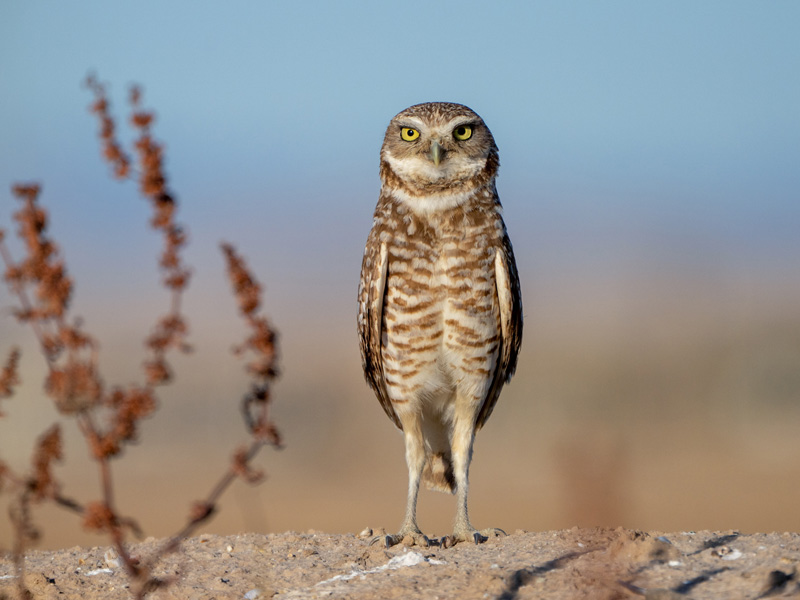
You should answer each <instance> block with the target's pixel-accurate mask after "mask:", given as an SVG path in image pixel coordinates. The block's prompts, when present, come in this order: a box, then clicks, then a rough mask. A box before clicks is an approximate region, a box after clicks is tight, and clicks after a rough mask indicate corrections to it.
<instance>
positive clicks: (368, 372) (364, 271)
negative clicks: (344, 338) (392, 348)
mask: <svg viewBox="0 0 800 600" xmlns="http://www.w3.org/2000/svg"><path fill="white" fill-rule="evenodd" d="M388 264H389V259H388V251H387V249H386V244H381V243H379V240H378V237H377V235H376V234H375V230H374V229H373V231H372V232H371V233H370V236H369V239H368V240H367V247H366V249H365V250H364V260H363V262H362V263H361V282H360V283H359V286H358V337H359V342H360V346H361V366H362V368H363V369H364V377H365V378H366V380H367V383H368V384H369V386H370V387H371V388H372V389H373V390H374V391H375V394H376V395H377V396H378V400H379V401H380V403H381V406H382V407H383V410H384V411H386V414H387V415H388V416H389V418H390V419H391V420H392V421H393V422H394V424H395V425H397V426H398V427H399V428H400V429H402V428H403V426H402V425H401V424H400V419H399V418H398V417H397V415H396V414H395V412H394V408H392V402H391V400H389V393H388V392H387V391H386V381H385V380H384V375H383V361H382V359H381V336H382V328H383V299H384V296H385V294H386V271H387V267H388Z"/></svg>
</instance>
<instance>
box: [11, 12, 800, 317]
mask: <svg viewBox="0 0 800 600" xmlns="http://www.w3.org/2000/svg"><path fill="white" fill-rule="evenodd" d="M0 14H1V15H2V18H0V85H2V93H0V140H1V141H0V186H2V188H0V198H4V199H2V200H0V207H2V210H1V211H0V219H1V221H0V222H2V223H4V224H5V226H6V227H7V226H8V224H9V220H8V215H9V213H10V210H11V208H12V207H13V203H12V200H11V199H10V195H9V194H8V193H7V192H5V191H2V190H3V189H8V186H9V185H10V184H11V183H13V182H15V181H19V180H31V179H33V180H39V181H42V182H43V184H44V190H45V194H44V196H43V202H44V203H45V204H46V205H47V206H48V207H49V208H50V209H51V211H52V214H53V220H54V223H55V224H56V225H55V229H54V234H55V235H56V236H57V238H58V239H59V240H61V242H62V246H63V248H64V250H65V253H66V254H67V257H68V260H69V261H70V264H71V265H72V270H73V272H74V273H76V276H78V277H79V281H81V282H82V283H81V285H83V286H84V288H83V289H84V290H87V291H86V293H87V294H92V293H95V292H97V291H98V290H100V289H103V290H109V289H114V285H115V283H121V282H122V279H121V276H119V277H117V279H115V275H114V273H115V272H117V271H118V269H106V270H104V271H101V272H102V273H103V276H102V277H101V278H100V279H101V283H92V281H93V278H92V273H94V272H95V269H96V268H97V266H98V263H99V264H100V265H101V266H102V265H103V264H117V265H118V266H119V267H120V269H121V270H122V271H124V272H125V273H126V274H127V273H130V272H139V271H141V272H142V273H145V272H147V269H151V267H152V265H151V263H147V262H144V263H143V261H142V260H141V257H140V256H139V254H140V252H144V253H147V254H146V256H148V257H149V256H152V255H154V254H155V252H156V251H157V250H156V248H155V247H154V244H156V243H157V242H155V241H154V237H153V235H152V234H151V233H150V232H148V231H147V230H146V227H145V226H144V222H145V219H146V212H147V209H146V207H145V206H144V204H143V203H142V202H140V201H138V200H137V199H136V196H135V186H132V185H127V186H126V185H124V184H120V183H119V182H115V181H111V180H110V179H109V178H108V177H107V172H108V169H107V167H106V166H105V165H104V164H103V163H102V162H101V161H100V160H99V158H98V148H97V143H96V138H95V132H96V129H97V127H96V124H95V122H94V121H93V119H92V117H91V116H90V115H89V114H88V113H87V110H86V109H87V105H88V104H89V101H90V95H89V93H88V92H87V91H86V90H85V89H82V88H81V82H82V81H83V79H84V77H85V76H86V74H87V73H88V72H90V71H93V72H95V73H97V75H98V77H99V78H100V79H101V80H102V81H104V82H107V83H108V84H109V89H110V94H111V98H112V101H113V102H114V107H113V108H114V112H115V114H116V115H117V116H118V117H119V118H120V120H121V119H124V118H125V116H126V115H127V111H126V105H125V97H126V90H127V87H128V85H129V84H130V83H132V82H137V83H140V84H141V85H142V86H143V87H144V90H145V103H146V105H147V106H149V107H153V108H154V109H155V110H156V112H157V114H158V122H157V125H156V130H155V131H156V134H157V136H158V137H159V138H160V139H161V140H163V141H165V143H166V147H167V171H168V174H169V176H170V179H171V183H172V187H173V189H174V190H175V192H176V194H177V196H178V198H179V200H180V201H181V216H182V219H183V222H184V223H186V224H187V226H188V227H189V229H190V232H191V235H192V246H191V248H190V250H189V252H190V256H189V260H190V262H192V263H193V264H194V265H195V266H196V267H197V265H198V264H199V265H206V264H210V265H212V267H213V269H215V272H214V275H215V276H216V275H217V271H216V270H218V269H219V268H221V260H220V259H219V258H218V256H217V249H216V246H217V243H218V241H219V240H220V239H222V238H226V239H233V240H235V241H237V242H238V243H239V244H240V246H241V249H242V251H243V252H245V254H247V255H248V256H249V257H250V258H251V260H252V261H253V262H254V263H255V264H254V266H255V268H257V269H258V270H260V272H262V273H263V274H264V275H263V277H265V278H267V279H269V280H271V281H274V282H276V284H277V285H283V286H284V287H285V288H290V289H285V290H284V293H285V294H286V295H287V296H291V295H292V294H297V295H300V296H308V295H310V294H311V293H312V292H313V290H312V289H310V288H309V287H308V286H309V285H311V284H309V283H308V281H309V280H313V281H314V282H316V283H317V284H319V285H320V286H334V287H336V289H337V291H339V290H341V291H342V298H343V300H342V303H343V304H342V306H345V305H347V306H349V304H348V303H350V304H351V302H350V300H352V298H350V296H352V294H351V293H350V292H352V291H353V289H352V288H353V287H354V285H355V283H356V279H357V276H358V269H359V262H360V255H361V251H362V248H363V240H364V238H365V237H366V233H367V230H368V229H369V225H370V219H371V213H372V210H373V207H374V203H375V200H376V198H377V190H378V179H377V156H378V150H379V147H380V143H381V139H382V137H383V131H384V129H385V126H386V124H387V123H388V121H389V119H390V118H391V117H392V116H393V115H394V114H395V113H397V112H398V111H400V110H401V109H403V108H404V107H406V106H408V105H410V104H413V103H416V102H421V101H427V100H451V101H458V102H462V103H465V104H467V105H469V106H471V107H472V108H473V109H475V110H476V111H477V112H478V113H480V114H481V115H482V116H483V117H484V119H485V120H486V121H487V123H488V124H489V126H490V128H491V129H492V131H493V133H494V136H495V138H496V139H497V141H498V145H499V147H500V157H501V163H502V168H501V175H500V180H499V190H500V194H501V198H502V200H503V203H504V206H505V210H506V219H507V222H508V226H509V230H510V232H511V235H512V239H513V241H514V243H515V247H516V249H517V255H518V260H519V262H520V263H521V265H520V268H521V270H522V271H523V273H531V274H532V276H533V277H536V276H540V277H542V278H546V273H547V271H548V270H557V269H558V268H560V266H561V265H562V264H563V263H564V262H565V261H566V262H569V263H574V264H575V265H579V266H581V265H582V266H583V267H585V268H588V269H592V270H595V269H597V268H599V269H600V271H601V272H602V270H603V269H608V270H609V271H613V270H614V269H617V268H619V265H620V264H621V263H622V262H625V261H630V260H632V259H635V260H642V261H645V262H647V261H651V260H652V261H657V262H658V261H661V262H667V263H679V264H683V263H685V264H689V265H691V264H694V263H697V262H709V263H710V264H711V265H712V268H716V266H721V267H723V266H724V267H725V268H738V267H740V266H742V265H744V266H746V267H749V268H754V269H755V268H759V265H762V264H764V263H774V262H776V261H778V262H781V263H787V262H788V263H793V264H796V262H797V260H796V258H795V256H797V254H798V253H797V252H796V251H797V250H798V248H800V242H798V237H800V236H798V235H797V231H798V230H800V202H798V189H800V77H798V76H797V74H798V73H800V39H799V38H798V36H797V33H796V29H797V23H799V22H800V5H799V4H797V3H796V2H791V1H774V2H769V3H755V2H732V1H720V2H694V1H691V2H639V1H629V2H619V1H617V2H603V3H600V2H570V3H563V2H524V3H523V2H519V3H514V2H504V3H485V2H435V3H427V2H403V3H388V2H385V3H384V2H366V1H365V2H352V1H351V2H337V3H309V2H288V1H287V2H258V3H256V2H234V3H226V4H225V5H224V6H223V5H222V4H221V3H206V2H137V3H110V2H82V3H74V4H66V3H55V2H18V1H7V2H4V3H3V5H2V8H0ZM125 135H126V134H123V138H124V137H125ZM120 231H124V232H125V233H126V235H125V236H121V235H120ZM98 248H102V251H98ZM81 265H85V266H81ZM84 270H85V273H84V272H83V271H84ZM76 271H77V272H76ZM309 276H310V277H309ZM94 280H97V277H94ZM201 281H202V280H198V284H197V285H199V286H201V287H202V283H201ZM93 286H96V287H93ZM345 294H349V295H348V296H347V299H346V300H345V299H344V298H345ZM287 302H288V303H289V304H291V302H290V301H288V300H287ZM343 310H344V309H343ZM350 316H351V315H349V314H348V318H350Z"/></svg>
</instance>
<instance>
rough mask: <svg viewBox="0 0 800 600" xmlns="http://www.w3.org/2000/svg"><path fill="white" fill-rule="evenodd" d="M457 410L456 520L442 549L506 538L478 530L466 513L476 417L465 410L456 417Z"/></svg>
mask: <svg viewBox="0 0 800 600" xmlns="http://www.w3.org/2000/svg"><path fill="white" fill-rule="evenodd" d="M460 412H461V411H459V410H458V409H457V410H456V415H455V421H454V423H453V439H452V452H453V475H454V476H455V480H456V518H455V524H454V526H453V535H451V536H446V537H445V538H443V540H442V545H443V546H445V547H450V546H453V545H454V544H456V543H458V542H466V541H469V542H474V543H476V544H481V543H483V542H485V541H486V540H487V539H488V538H489V537H495V536H498V535H506V533H505V532H504V531H503V530H502V529H494V528H491V529H485V530H483V531H478V530H477V529H475V528H474V527H473V526H472V524H471V523H470V522H469V513H468V511H467V495H468V493H469V465H470V463H471V462H472V446H473V442H474V441H475V417H474V412H473V411H471V410H470V411H464V413H465V414H459V413H460Z"/></svg>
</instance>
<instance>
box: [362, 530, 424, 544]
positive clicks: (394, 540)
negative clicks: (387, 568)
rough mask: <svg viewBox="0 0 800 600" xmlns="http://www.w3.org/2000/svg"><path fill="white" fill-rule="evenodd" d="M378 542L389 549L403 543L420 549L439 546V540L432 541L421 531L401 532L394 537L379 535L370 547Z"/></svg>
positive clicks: (371, 542) (370, 542)
mask: <svg viewBox="0 0 800 600" xmlns="http://www.w3.org/2000/svg"><path fill="white" fill-rule="evenodd" d="M378 542H380V543H382V544H384V545H385V546H386V547H387V548H391V547H392V546H396V545H397V544H401V543H402V544H403V545H405V546H419V547H420V548H428V547H429V546H438V545H439V540H438V539H435V538H434V539H430V538H429V537H428V536H427V535H425V534H423V533H422V532H420V531H406V532H403V531H401V532H400V533H395V534H393V535H378V536H375V537H374V538H372V539H371V540H370V541H369V545H370V546H372V545H373V544H376V543H378Z"/></svg>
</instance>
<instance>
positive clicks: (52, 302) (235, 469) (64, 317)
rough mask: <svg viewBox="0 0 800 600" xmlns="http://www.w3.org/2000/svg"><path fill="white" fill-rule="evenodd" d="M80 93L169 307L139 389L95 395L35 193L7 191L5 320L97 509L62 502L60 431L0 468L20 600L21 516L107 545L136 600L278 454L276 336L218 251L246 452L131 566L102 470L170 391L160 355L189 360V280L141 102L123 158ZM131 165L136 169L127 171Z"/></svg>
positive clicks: (239, 270)
mask: <svg viewBox="0 0 800 600" xmlns="http://www.w3.org/2000/svg"><path fill="white" fill-rule="evenodd" d="M86 83H87V87H88V88H89V90H91V92H92V93H93V95H94V101H93V103H92V104H91V106H90V110H91V112H92V113H94V114H95V115H96V116H97V119H98V121H99V124H100V132H99V136H100V143H101V154H102V156H103V158H104V159H105V160H106V161H107V162H108V163H109V164H110V166H111V168H112V173H113V175H114V176H115V177H117V178H120V179H133V178H136V179H137V180H138V183H139V191H140V193H141V195H142V196H143V197H144V198H145V199H147V200H148V201H149V203H150V205H151V208H152V217H151V219H150V226H151V227H152V228H153V229H155V230H156V231H157V232H159V233H160V234H161V236H162V240H163V250H162V253H161V257H160V260H159V265H158V268H159V270H160V273H161V283H162V285H163V286H164V288H165V289H166V290H167V292H168V294H169V303H168V310H167V312H166V313H165V314H164V315H162V316H161V317H159V318H158V319H157V321H156V324H155V326H154V327H153V330H152V332H151V333H150V335H149V336H147V338H146V340H145V346H146V347H147V351H148V356H147V357H146V359H145V361H144V363H143V373H142V379H143V381H142V382H141V383H139V384H134V385H129V386H127V387H121V386H107V385H106V384H105V383H104V381H103V379H102V377H101V375H100V372H99V367H98V349H99V345H98V343H97V341H96V340H95V338H94V337H93V336H91V335H90V334H89V333H87V332H86V331H84V330H83V329H82V328H81V321H80V320H79V319H76V318H74V317H73V315H71V314H70V300H71V298H72V292H73V287H74V286H73V281H72V279H71V278H70V276H69V273H68V270H67V266H66V261H65V260H64V258H63V257H62V255H61V252H60V250H59V247H58V245H57V244H56V243H55V242H54V241H53V240H52V239H51V238H50V237H49V234H48V215H47V211H46V210H45V209H44V208H43V207H42V206H41V204H40V203H39V197H40V195H41V188H40V187H39V185H38V184H23V185H15V186H14V187H13V188H12V191H13V195H14V196H15V197H16V198H17V199H18V201H19V202H20V208H19V210H17V212H15V213H14V215H13V218H14V220H15V221H16V223H17V235H18V237H19V238H20V240H21V241H22V242H23V248H24V256H23V258H22V259H20V260H14V258H13V257H12V255H11V253H10V251H9V249H8V247H7V246H6V245H5V231H4V230H2V229H0V258H2V261H3V263H4V264H5V273H4V276H3V278H4V280H5V282H6V284H7V286H8V288H9V290H10V291H11V293H12V295H13V297H15V298H16V300H17V302H18V306H17V308H16V309H15V310H14V316H15V317H16V318H17V319H18V320H19V321H20V322H23V323H26V324H28V325H29V326H30V328H31V330H32V331H33V333H34V335H35V336H36V338H37V340H38V345H39V347H40V349H41V351H42V354H43V356H44V358H45V360H46V362H47V367H48V373H47V376H46V381H45V382H44V391H45V394H46V395H47V396H48V397H49V399H50V400H51V401H52V402H53V404H54V405H55V407H56V409H57V410H58V412H59V413H60V414H61V415H63V416H66V417H70V418H71V419H73V420H74V422H75V423H76V425H77V427H78V428H79V430H80V432H81V433H82V434H83V437H84V438H85V440H86V443H87V445H88V447H89V449H90V456H91V457H92V458H93V459H94V461H96V463H97V466H98V467H99V469H98V472H99V474H100V475H99V477H100V480H101V481H100V483H101V489H102V490H103V491H102V496H101V497H100V498H99V499H94V500H85V501H77V500H74V499H71V498H68V497H66V496H64V495H63V494H62V490H61V485H60V483H59V481H58V479H57V478H56V477H55V475H54V473H53V469H52V466H53V463H55V462H57V461H60V460H62V459H63V452H62V443H61V429H60V427H59V426H58V425H57V424H56V425H53V426H52V427H50V428H49V429H47V431H46V432H45V433H44V434H42V436H41V437H40V438H39V440H38V442H37V443H36V445H35V447H34V451H33V458H32V465H31V468H30V470H29V471H28V472H27V473H17V472H15V471H14V470H12V469H11V468H10V467H9V466H8V465H7V464H5V463H3V462H2V461H0V493H7V494H9V495H10V496H11V503H10V505H11V508H10V518H11V522H12V525H13V533H14V546H13V548H12V553H13V556H14V559H15V564H16V569H17V589H18V594H19V596H20V598H28V597H30V592H29V591H28V590H27V589H26V587H25V583H24V577H23V575H24V570H25V551H26V548H28V547H29V546H30V545H31V544H32V543H33V542H35V541H36V539H37V538H38V537H39V532H38V530H37V528H36V526H35V524H34V519H33V516H32V509H33V507H34V506H35V505H37V504H39V503H42V502H46V501H49V502H55V503H56V504H58V505H59V506H62V507H64V508H66V509H69V510H71V511H73V512H75V513H78V514H79V515H80V517H81V519H82V522H83V526H84V527H85V528H87V529H89V530H93V531H96V532H98V533H101V534H104V535H106V536H108V537H109V539H110V541H111V543H112V545H113V546H114V548H115V550H116V551H117V553H118V555H119V557H120V560H121V562H122V564H123V565H124V568H125V570H126V572H127V574H128V576H129V578H130V580H131V586H130V589H131V591H132V593H133V595H134V596H135V597H136V598H143V597H144V596H145V595H146V594H147V593H149V592H150V591H152V590H154V589H157V588H159V587H163V585H165V584H166V583H167V582H164V581H159V580H158V579H157V578H156V577H155V576H154V568H155V566H156V564H157V563H158V561H159V559H160V558H161V557H162V556H163V555H164V554H165V553H167V552H172V551H175V550H177V549H178V548H179V546H180V542H181V540H182V539H184V538H186V537H187V536H189V535H191V534H192V533H193V532H194V531H195V530H196V528H197V527H198V525H200V524H201V523H203V522H205V521H207V520H208V519H209V518H210V517H211V516H212V515H213V513H214V512H215V510H216V505H217V501H218V499H219V497H220V496H221V495H222V494H223V493H224V492H225V490H226V489H227V488H228V486H230V484H231V483H232V482H233V481H234V480H235V479H236V478H237V477H241V478H242V479H244V480H246V481H248V482H257V481H260V480H261V479H262V478H263V473H262V472H261V471H260V470H258V469H256V468H254V467H253V465H252V459H253V457H254V456H255V455H256V454H257V453H258V452H259V450H260V449H261V448H262V447H263V446H265V445H271V446H274V447H279V446H280V444H281V440H280V435H279V433H278V430H277V428H276V426H275V424H274V423H273V422H272V421H271V419H270V416H269V406H270V386H271V384H272V382H273V380H274V379H275V377H277V374H278V369H277V355H278V353H277V336H276V333H275V331H274V329H273V328H272V327H271V325H270V324H269V322H268V321H267V319H266V318H265V317H263V316H262V315H259V314H258V311H259V309H260V308H261V286H260V285H259V284H258V283H257V282H256V280H255V278H254V277H253V276H252V274H251V273H250V272H249V270H248V268H247V265H246V264H245V262H244V260H243V259H242V258H241V257H240V256H239V255H238V254H237V252H236V250H235V249H234V247H233V246H232V245H230V244H227V243H225V244H223V245H222V251H223V253H224V255H225V258H226V260H227V264H228V274H229V277H230V280H231V283H232V286H233V292H234V295H235V296H236V298H237V301H238V303H239V306H240V309H241V312H242V316H243V318H244V319H245V322H246V323H247V325H248V328H249V331H250V333H249V335H248V337H247V338H246V339H245V341H244V342H243V343H241V344H240V345H238V346H237V347H236V350H235V352H236V353H237V354H244V353H248V354H249V355H250V356H251V359H250V362H249V363H248V364H247V367H246V371H247V373H248V375H249V378H250V380H251V383H250V389H249V391H248V392H247V393H246V394H245V395H244V398H243V400H242V411H243V414H244V416H245V422H246V425H247V428H248V430H249V433H250V442H249V444H247V445H245V446H242V447H241V448H238V449H236V450H235V451H234V453H233V456H232V459H231V461H230V463H229V465H228V468H227V469H226V471H225V472H224V473H223V474H222V475H221V477H220V479H219V480H218V481H217V483H216V484H215V485H214V486H213V487H212V489H211V491H210V492H209V494H208V495H207V496H206V497H205V498H203V499H201V500H198V501H195V502H194V503H193V505H192V508H191V510H190V513H189V515H188V516H187V519H186V522H185V523H184V524H183V525H182V526H181V527H180V528H179V529H178V531H177V533H176V534H175V535H174V536H172V537H171V538H169V539H168V540H166V541H165V543H164V544H163V545H162V547H161V548H160V550H159V551H158V552H156V553H155V554H154V555H152V556H149V557H134V556H132V555H131V553H130V552H129V550H128V539H129V535H130V534H134V535H141V531H140V530H139V527H138V525H137V524H136V522H135V520H133V519H132V518H130V517H129V516H126V515H123V514H121V513H120V512H119V510H118V509H117V506H116V503H115V499H114V487H113V478H112V466H113V464H114V463H113V461H114V459H119V458H120V457H121V456H123V450H124V449H125V447H126V445H127V444H129V443H131V442H133V441H135V440H137V439H138V437H139V430H140V426H141V421H142V420H143V419H144V418H146V417H149V416H151V415H152V414H153V413H154V412H155V411H156V410H157V409H158V396H157V388H158V387H159V386H162V385H165V384H167V383H170V382H171V381H172V379H173V376H172V370H171V368H170V365H169V362H168V360H169V355H170V353H171V352H174V351H179V352H189V351H190V350H191V347H190V345H189V344H188V342H187V337H188V335H189V326H188V323H187V321H186V319H185V317H184V315H183V313H182V312H181V306H182V300H183V294H184V292H185V291H186V289H187V287H188V285H189V281H190V279H191V270H190V269H189V268H188V266H187V265H186V264H185V263H184V260H183V253H182V251H183V249H184V247H185V246H186V243H187V241H188V235H187V232H186V229H185V228H184V227H183V226H182V225H181V224H180V223H178V221H177V220H176V217H177V207H178V204H177V201H176V200H175V196H174V194H173V193H172V192H171V191H170V190H169V187H168V180H167V177H166V175H165V173H164V168H163V163H164V151H163V146H162V144H161V143H159V142H158V141H157V140H156V139H155V137H154V136H153V131H152V130H153V125H154V123H155V114H154V113H153V112H151V111H147V110H145V109H144V108H143V107H142V93H141V90H140V89H139V88H138V87H134V88H132V90H131V92H130V96H129V104H130V107H131V117H130V126H131V127H132V128H133V130H134V132H135V133H136V139H135V140H134V142H133V151H132V152H127V151H126V150H125V149H124V148H123V146H122V144H121V143H120V142H119V141H118V139H117V137H116V131H117V128H116V123H115V120H114V118H113V117H112V115H111V110H110V107H111V105H110V102H109V100H108V97H107V95H106V90H105V86H104V85H103V84H101V83H99V82H98V81H97V79H95V78H94V77H91V76H90V77H89V78H88V79H87V82H86ZM131 156H135V157H136V160H135V164H134V160H133V159H132V158H131ZM19 361H20V351H19V350H18V349H12V350H11V351H10V353H9V354H8V358H7V360H6V362H5V365H4V366H3V368H2V371H0V400H5V399H7V398H9V397H10V396H11V395H12V394H13V391H14V388H15V386H17V385H18V384H19V383H20V382H19V377H18V375H17V369H18V364H19ZM2 416H3V415H2V412H0V417H2Z"/></svg>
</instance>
